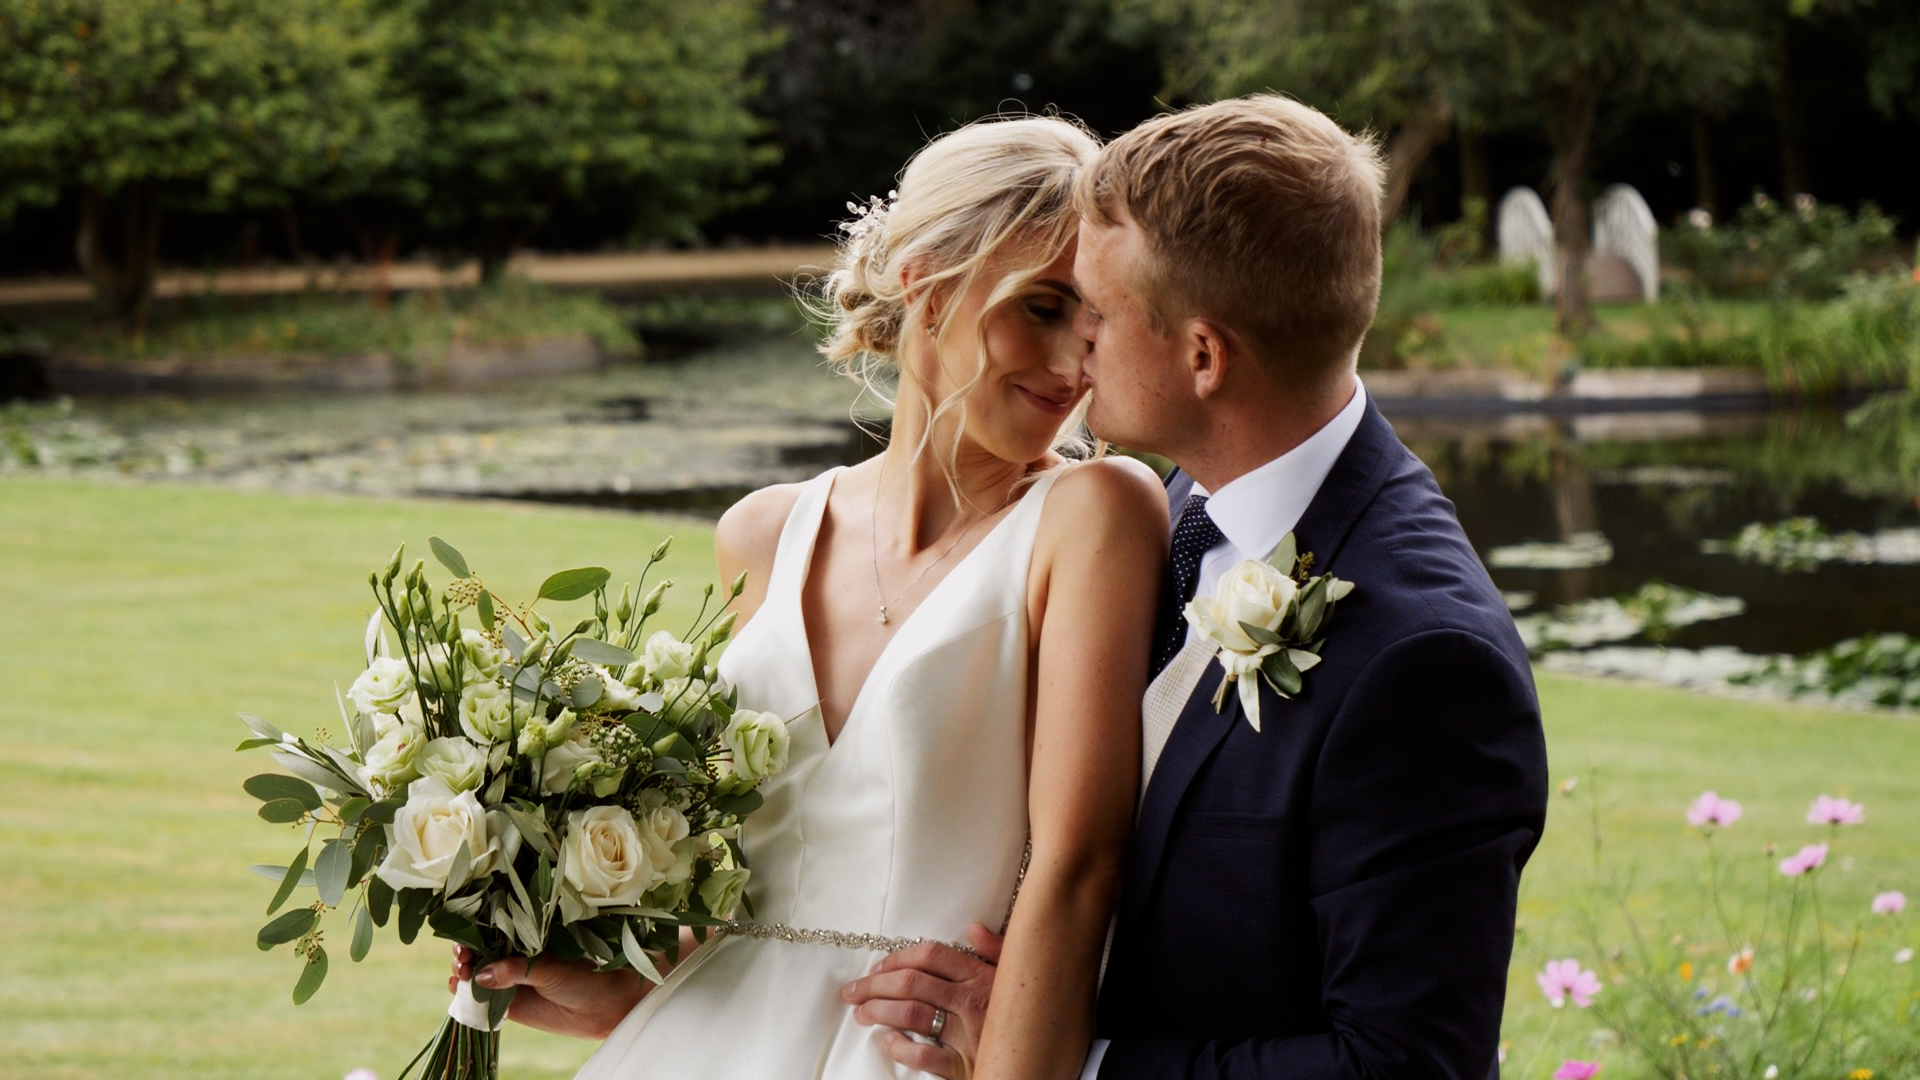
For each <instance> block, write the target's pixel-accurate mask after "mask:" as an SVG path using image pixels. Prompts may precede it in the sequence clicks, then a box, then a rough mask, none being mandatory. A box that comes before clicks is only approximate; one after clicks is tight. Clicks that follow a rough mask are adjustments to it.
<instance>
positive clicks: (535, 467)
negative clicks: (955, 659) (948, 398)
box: [0, 338, 1920, 687]
mask: <svg viewBox="0 0 1920 1080" xmlns="http://www.w3.org/2000/svg"><path fill="white" fill-rule="evenodd" d="M852 399H853V387H852V385H851V384H849V383H846V382H845V381H843V380H840V379H838V378H837V377H835V376H833V375H832V374H831V373H829V372H827V371H825V370H823V369H822V368H821V366H820V365H819V364H818V363H817V360H816V357H815V355H814V354H813V353H812V352H811V351H810V350H809V349H808V347H807V345H806V344H805V343H804V342H802V341H799V340H796V339H786V338H753V339H747V340H740V341H735V342H732V343H725V344H721V345H718V346H716V347H714V348H711V349H708V350H705V351H702V352H700V353H698V354H696V355H693V356H690V357H686V358H683V359H679V360H674V361H656V362H653V363H648V364H639V365H632V366H626V367H622V368H619V369H617V370H612V371H608V372H605V373H602V374H598V375H592V376H582V377H577V378H568V379H559V380H553V381H549V382H545V383H541V384H537V385H535V384H520V385H514V386H507V387H500V388H496V389H491V390H484V391H468V392H458V393H455V392H425V391H423V392H413V393H402V394H388V395H371V396H350V395H341V396H322V395H312V394H308V395H301V396H282V397H251V398H198V399H151V398H145V399H139V400H120V401H109V400H103V401H83V402H79V403H63V404H60V405H39V406H31V407H22V406H14V407H10V408H8V409H5V410H0V475H5V474H6V473H7V472H19V471H23V470H28V469H31V470H33V471H37V472H51V473H55V474H73V475H112V476H120V477H126V478H132V479H140V480H154V481H167V480H174V479H187V480H195V481H199V482H216V483H223V484H233V485H239V486H245V487H271V488H283V489H291V490H327V491H346V492H367V493H379V494H424V495H444V496H457V497H476V498H507V499H527V500H537V501H545V502H560V503H574V504H585V505H595V506H605V507H613V508H622V509H630V510H664V511H672V512H684V513H692V514H697V515H700V516H703V517H709V518H711V517H716V516H717V515H718V514H719V512H720V511H721V510H723V509H725V507H726V506H728V505H729V504H731V502H732V501H733V500H734V499H736V498H738V497H739V496H740V494H742V493H744V492H745V491H748V490H751V489H752V488H753V487H756V486H759V485H762V484H766V483H772V482H777V481H785V480H795V479H800V478H803V477H805V476H808V475H811V474H813V473H814V472H817V471H818V470H819V469H821V468H823V467H826V466H829V465H834V464H839V463H842V462H850V461H856V460H859V459H861V458H862V457H864V456H866V455H868V454H871V453H872V452H873V451H874V450H875V449H876V448H877V447H878V445H879V443H878V442H877V441H876V440H875V439H874V438H873V437H872V436H870V435H869V434H867V432H866V431H864V430H862V429H861V428H860V427H859V426H856V424H855V423H854V422H853V419H852V413H851V411H850V403H851V402H852ZM1907 415H1908V416H1909V417H1910V416H1911V413H1909V414H1907ZM878 416H879V414H878V413H877V412H870V413H869V414H868V415H867V417H866V419H867V420H868V421H869V422H871V421H872V420H873V419H876V418H878ZM1389 418H1390V419H1392V420H1393V421H1394V423H1395V426H1396V428H1397V429H1398V430H1399V432H1400V434H1401V437H1402V438H1403V439H1404V440H1405V441H1406V442H1407V443H1408V445H1410V446H1411V447H1412V448H1413V449H1414V450H1415V452H1417V453H1418V454H1419V455H1420V456H1421V458H1422V459H1423V460H1425V461H1426V462H1427V463H1428V465H1429V466H1431V467H1432V468H1433V470H1434V473H1435V475H1436V476H1437V477H1438V478H1439V480H1440V484H1441V486H1442V488H1443V489H1444V490H1445V491H1446V492H1447V494H1448V495H1449V496H1450V497H1451V498H1452V499H1453V500H1454V502H1455V504H1456V506H1457V507H1458V509H1459V514H1460V519H1461V522H1462V523H1463V525H1464V526H1465V528H1466V531H1467V534H1468V535H1469V536H1470V537H1471V538H1472V540H1473V541H1474V543H1475V546H1476V547H1477V548H1478V549H1479V550H1480V552H1481V553H1482V556H1483V558H1485V559H1486V560H1487V561H1488V563H1489V565H1490V567H1491V570H1492V574H1493V577H1494V580H1495V582H1496V583H1497V584H1498V585H1499V586H1500V587H1501V588H1502V590H1504V591H1506V592H1507V593H1508V595H1509V598H1510V599H1509V602H1510V604H1511V605H1512V606H1514V607H1515V610H1516V613H1517V615H1518V617H1519V618H1520V619H1521V621H1522V623H1523V629H1524V630H1526V632H1527V633H1528V634H1529V636H1530V639H1532V640H1535V641H1536V642H1537V643H1538V644H1539V646H1540V648H1541V650H1542V651H1543V652H1552V653H1553V654H1554V655H1553V656H1551V657H1549V660H1550V661H1554V662H1553V663H1550V664H1549V666H1562V667H1569V668H1571V669H1574V670H1601V671H1611V672H1613V673H1621V674H1633V675H1638V676H1640V677H1646V678H1656V679H1662V680H1664V681H1669V682H1677V683H1682V684H1693V685H1704V684H1713V685H1715V686H1717V687H1724V683H1725V677H1726V676H1727V675H1728V674H1732V673H1736V672H1737V671H1738V670H1741V669H1743V667H1745V666H1751V663H1752V660H1751V658H1753V657H1757V656H1762V655H1767V654H1781V653H1794V654H1800V653H1807V652H1810V651H1812V650H1817V649H1822V648H1825V647H1827V646H1831V645H1833V644H1835V643H1836V642H1839V641H1841V640H1843V639H1847V638H1851V637H1857V636H1859V635H1861V634H1866V633H1904V634H1907V635H1912V636H1914V637H1920V474H1917V473H1920V469H1916V460H1920V455H1916V454H1915V453H1914V447H1915V445H1916V444H1920V432H1915V431H1913V430H1912V427H1913V424H1912V421H1911V420H1910V419H1909V420H1907V421H1905V422H1896V423H1894V424H1893V425H1892V426H1889V425H1888V424H1885V423H1882V424H1880V425H1878V426H1874V425H1861V424H1859V423H1855V424H1853V425H1849V424H1848V422H1847V418H1846V415H1845V414H1844V412H1842V411H1840V410H1827V411H1822V410H1788V411H1777V412H1765V413H1709V414H1700V413H1687V412H1670V413H1653V414H1598V415H1588V416H1557V417H1547V416H1543V415H1538V414H1532V415H1530V414H1507V415H1504V416H1491V417H1479V418H1460V417H1436V416H1432V415H1407V414H1402V415H1395V414H1394V413H1393V412H1392V411H1391V410H1389ZM1794 518H1811V519H1814V522H1816V523H1817V524H1809V523H1804V522H1803V523H1800V524H1799V525H1797V526H1795V527H1794V528H1796V529H1798V530H1800V531H1798V532H1793V531H1791V530H1789V533H1783V534H1781V536H1784V537H1785V539H1784V540H1782V539H1781V536H1775V535H1774V533H1773V532H1771V531H1769V532H1766V533H1765V535H1757V538H1756V537H1749V539H1750V540H1752V541H1753V542H1743V544H1742V545H1740V547H1741V550H1743V551H1745V552H1746V553H1747V554H1748V555H1749V556H1752V555H1754V554H1755V553H1756V552H1757V553H1758V554H1759V555H1760V556H1761V557H1762V559H1761V560H1756V559H1754V558H1743V557H1742V556H1741V555H1740V554H1736V553H1734V552H1732V551H1728V550H1722V549H1721V548H1722V547H1723V546H1724V545H1726V544H1727V543H1728V542H1730V541H1734V540H1735V539H1736V538H1739V537H1740V535H1741V533H1742V530H1743V529H1745V528H1748V527H1749V526H1753V525H1755V524H1756V523H1758V524H1760V525H1771V524H1773V523H1777V522H1782V521H1786V520H1788V519H1794ZM1808 530H1811V531H1808ZM1780 543H1786V544H1787V547H1788V548H1790V549H1791V550H1790V551H1789V557H1785V558H1783V557H1782V556H1781V555H1780V551H1779V548H1780ZM1769 544H1771V545H1772V546H1768V545H1769ZM1796 544H1797V546H1795V545H1796ZM1766 559H1770V560H1771V562H1768V561H1763V560H1766ZM1652 582H1664V583H1666V584H1668V585H1670V586H1677V587H1680V590H1679V591H1673V590H1660V589H1659V588H1658V586H1655V588H1654V589H1653V590H1652V591H1649V590H1648V588H1647V586H1648V585H1649V583H1652ZM1688 590H1691V591H1688ZM1695 592H1697V593H1699V594H1704V595H1703V596H1695V595H1694V593H1695ZM1620 598H1624V600H1625V602H1624V603H1621V602H1616V600H1618V599H1620ZM1582 601H1588V602H1590V603H1588V604H1586V605H1584V606H1582V605H1581V603H1580V602H1582ZM1568 646H1577V647H1572V648H1569V647H1568ZM1729 665H1730V666H1729ZM1703 672H1704V674H1703Z"/></svg>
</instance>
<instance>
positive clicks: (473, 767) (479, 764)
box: [417, 735, 487, 792]
mask: <svg viewBox="0 0 1920 1080" xmlns="http://www.w3.org/2000/svg"><path fill="white" fill-rule="evenodd" d="M417 767H418V768H419V770H420V775H421V776H430V777H432V778H434V779H435V780H438V781H440V782H441V783H443V784H445V785H447V787H448V788H449V789H451V790H453V791H455V792H460V791H472V790H474V789H475V788H478V787H479V786H480V783H481V781H483V780H485V779H486V778H487V752H486V751H485V750H484V749H482V748H480V747H479V746H477V745H475V744H474V742H473V741H472V740H471V739H463V738H461V737H459V736H457V735H456V736H451V737H448V738H441V739H429V740H428V741H427V745H426V746H425V747H424V748H423V749H422V750H421V751H420V760H419V762H418V765H417Z"/></svg>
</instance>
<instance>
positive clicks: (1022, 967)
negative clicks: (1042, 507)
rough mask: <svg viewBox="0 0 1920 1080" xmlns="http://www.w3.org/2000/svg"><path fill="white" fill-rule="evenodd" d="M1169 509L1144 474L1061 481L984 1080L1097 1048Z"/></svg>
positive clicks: (1060, 1063)
mask: <svg viewBox="0 0 1920 1080" xmlns="http://www.w3.org/2000/svg"><path fill="white" fill-rule="evenodd" d="M1166 543H1167V511H1166V497H1165V494H1164V492H1163V490H1162V488H1161V487H1160V485H1159V483H1158V481H1156V480H1155V479H1154V478H1153V474H1152V473H1151V472H1150V471H1149V470H1147V469H1146V468H1145V467H1144V466H1141V465H1139V464H1138V463H1135V462H1130V461H1126V460H1124V459H1120V460H1110V461H1099V462H1093V463H1090V464H1087V465H1082V466H1079V467H1076V468H1075V469H1074V471H1073V472H1071V473H1069V474H1067V475H1065V476H1062V477H1061V478H1060V479H1059V481H1057V482H1056V487H1055V489H1054V491H1053V493H1052V496H1051V498H1050V501H1049V503H1048V505H1047V508H1046V518H1045V521H1044V523H1043V527H1042V530H1041V533H1040V536H1039V540H1038V546H1037V548H1036V550H1035V559H1036V564H1035V565H1036V567H1037V568H1038V569H1039V570H1041V571H1043V572H1044V577H1043V578H1037V579H1036V581H1035V589H1036V590H1044V592H1038V591H1036V593H1035V595H1034V602H1035V604H1036V606H1037V607H1038V612H1039V618H1038V627H1039V642H1038V666H1037V669H1036V677H1035V679H1034V706H1033V707H1034V716H1033V751H1032V761H1033V764H1032V770H1031V773H1030V775H1031V780H1030V781H1029V791H1028V816H1029V820H1030V823H1031V827H1032V830H1033V859H1032V862H1031V864H1030V865H1029V868H1028V870H1027V876H1026V881H1025V883H1024V884H1023V885H1022V886H1021V889H1020V897H1019V900H1018V902H1016V903H1015V905H1014V909H1013V921H1012V923H1011V924H1010V925H1009V927H1008V929H1007V941H1006V948H1005V951H1004V952H1003V953H1002V955H1001V959H1000V969H999V972H998V974H997V975H996V976H995V979H994V988H993V998H992V1001H991V1004H990V1005H989V1007H988V1011H987V1021H986V1029H985V1031H983V1032H982V1036H981V1044H980V1057H979V1061H978V1062H977V1064H976V1075H977V1076H978V1077H982V1078H992V1080H1008V1078H1014V1077H1019V1078H1035V1080H1039V1078H1047V1080H1055V1078H1071V1077H1075V1076H1078V1075H1079V1072H1080V1068H1081V1065H1082V1063H1083V1061H1084V1059H1085V1057H1086V1052H1087V1046H1088V1043H1089V1042H1090V1041H1091V1039H1092V1037H1093V1006H1094V994H1095V991H1096V988H1097V987H1096V983H1097V981H1098V975H1099V965H1100V950H1101V947H1102V945H1103V944H1104V943H1105V940H1106V932H1107V923H1108V920H1109V917H1110V915H1111V913H1112V910H1113V904H1114V900H1115V897H1116V896H1117V895H1118V893H1119V887H1120V870H1121V863H1122V860H1123V859H1124V856H1125V847H1126V841H1127V834H1128V830H1129V828H1130V827H1131V825H1132V823H1133V807H1134V800H1135V793H1136V791H1137V790H1138V786H1139V769H1140V699H1141V695H1142V693H1143V692H1144V690H1145V688H1146V672H1147V656H1148V653H1149V651H1150V639H1151V635H1152V628H1153V620H1154V615H1155V607H1156V605H1157V603H1158V599H1159V596H1160V588H1159V582H1160V575H1161V568H1162V564H1163V563H1164V561H1165V558H1166Z"/></svg>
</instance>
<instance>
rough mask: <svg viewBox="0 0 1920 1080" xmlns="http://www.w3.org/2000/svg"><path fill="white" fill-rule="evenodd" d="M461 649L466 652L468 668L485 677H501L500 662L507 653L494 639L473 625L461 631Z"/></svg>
mask: <svg viewBox="0 0 1920 1080" xmlns="http://www.w3.org/2000/svg"><path fill="white" fill-rule="evenodd" d="M460 649H461V651H462V652H464V653H465V654H466V660H467V670H468V671H469V672H471V673H472V674H474V675H478V676H480V677H481V678H483V679H497V678H499V677H500V664H501V663H502V662H503V661H504V660H506V658H507V654H506V652H505V650H503V649H501V648H500V646H498V645H495V644H494V643H493V639H492V638H490V637H488V636H487V635H485V634H483V633H481V632H480V631H478V630H475V629H473V628H472V627H467V628H465V629H463V630H461V631H460Z"/></svg>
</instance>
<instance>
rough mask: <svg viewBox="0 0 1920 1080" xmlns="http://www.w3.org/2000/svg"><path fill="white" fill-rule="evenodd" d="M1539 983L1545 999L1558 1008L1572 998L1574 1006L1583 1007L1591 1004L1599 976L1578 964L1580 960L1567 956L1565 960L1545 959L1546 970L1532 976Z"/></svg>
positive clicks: (1596, 991) (1598, 985)
mask: <svg viewBox="0 0 1920 1080" xmlns="http://www.w3.org/2000/svg"><path fill="white" fill-rule="evenodd" d="M1533 981H1534V982H1537V983H1539V984H1540V991H1541V992H1542V993H1544V994H1546V995H1547V1000H1548V1001H1550V1002H1552V1003H1553V1007H1554V1008H1556V1009H1558V1008H1561V1007H1562V1006H1564V1005H1566V1003H1567V999H1568V998H1572V999H1573V1004H1574V1006H1575V1007H1576V1008H1581V1009H1584V1008H1586V1007H1587V1006H1589V1005H1591V1004H1593V995H1595V994H1597V993H1599V992H1600V977H1599V976H1598V975H1595V974H1594V973H1593V972H1591V971H1587V970H1585V969H1583V968H1582V967H1581V966H1580V961H1578V960H1575V959H1573V958H1572V957H1568V958H1567V959H1565V960H1549V961H1547V967H1546V970H1544V971H1542V972H1541V973H1540V974H1538V975H1535V976H1534V977H1533Z"/></svg>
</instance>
